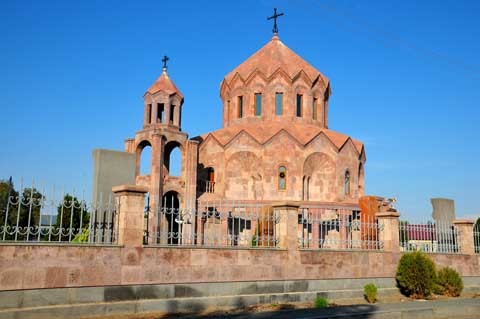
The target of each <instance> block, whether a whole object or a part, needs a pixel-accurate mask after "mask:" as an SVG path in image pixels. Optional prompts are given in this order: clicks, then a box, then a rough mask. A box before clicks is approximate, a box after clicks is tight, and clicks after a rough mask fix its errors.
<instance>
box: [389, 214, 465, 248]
mask: <svg viewBox="0 0 480 319" xmlns="http://www.w3.org/2000/svg"><path fill="white" fill-rule="evenodd" d="M399 229H400V233H399V237H400V250H401V251H422V252H426V253H460V241H459V236H460V234H459V231H458V229H457V227H455V226H454V225H453V224H451V223H448V222H443V223H442V222H437V221H425V222H417V223H411V222H408V221H400V227H399Z"/></svg>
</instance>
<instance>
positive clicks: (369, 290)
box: [363, 284, 377, 303]
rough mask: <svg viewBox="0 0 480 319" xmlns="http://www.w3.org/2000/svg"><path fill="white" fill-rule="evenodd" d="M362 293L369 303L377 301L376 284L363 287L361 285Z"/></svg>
mask: <svg viewBox="0 0 480 319" xmlns="http://www.w3.org/2000/svg"><path fill="white" fill-rule="evenodd" d="M363 293H364V296H365V299H367V301H368V302H369V303H374V302H375V301H377V286H375V284H368V285H365V287H363Z"/></svg>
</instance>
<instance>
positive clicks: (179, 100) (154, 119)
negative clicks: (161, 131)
mask: <svg viewBox="0 0 480 319" xmlns="http://www.w3.org/2000/svg"><path fill="white" fill-rule="evenodd" d="M168 60H169V59H168V57H167V56H164V57H163V59H162V61H163V71H162V74H161V75H160V77H159V78H158V79H157V81H155V83H153V84H152V86H151V87H150V88H149V89H148V90H147V92H145V95H144V96H143V100H144V117H143V128H144V129H147V128H152V127H169V128H170V129H177V130H181V114H182V105H183V95H182V93H181V92H180V90H179V89H178V88H177V87H176V86H175V84H174V83H173V82H172V80H171V79H170V77H169V76H168V73H167V61H168Z"/></svg>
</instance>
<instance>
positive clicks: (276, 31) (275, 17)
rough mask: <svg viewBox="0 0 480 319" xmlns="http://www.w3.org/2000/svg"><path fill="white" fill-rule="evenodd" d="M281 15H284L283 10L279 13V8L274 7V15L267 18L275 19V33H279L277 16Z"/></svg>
mask: <svg viewBox="0 0 480 319" xmlns="http://www.w3.org/2000/svg"><path fill="white" fill-rule="evenodd" d="M281 16H283V12H282V13H278V14H277V8H273V16H271V17H268V18H267V20H272V19H273V33H274V34H277V33H278V27H277V18H278V17H281Z"/></svg>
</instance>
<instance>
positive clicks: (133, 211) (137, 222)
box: [112, 185, 148, 247]
mask: <svg viewBox="0 0 480 319" xmlns="http://www.w3.org/2000/svg"><path fill="white" fill-rule="evenodd" d="M112 191H113V193H114V195H115V201H116V203H118V206H117V209H118V214H117V218H118V244H119V245H123V246H130V247H132V246H135V247H138V246H141V245H142V244H143V231H144V229H143V228H144V225H143V223H144V210H145V193H147V192H148V188H147V187H144V186H137V185H120V186H115V187H113V188H112Z"/></svg>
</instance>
